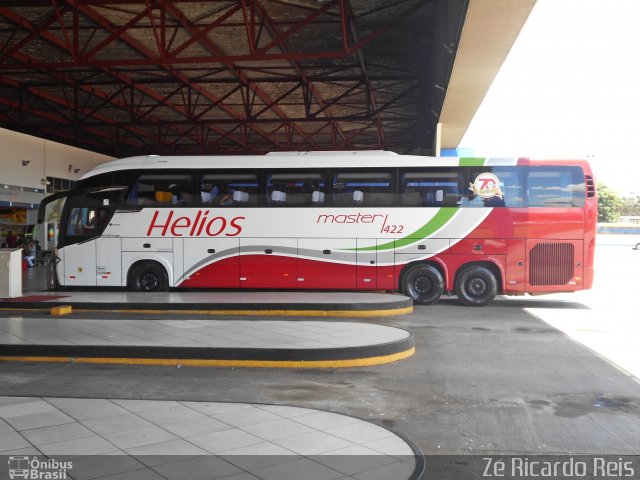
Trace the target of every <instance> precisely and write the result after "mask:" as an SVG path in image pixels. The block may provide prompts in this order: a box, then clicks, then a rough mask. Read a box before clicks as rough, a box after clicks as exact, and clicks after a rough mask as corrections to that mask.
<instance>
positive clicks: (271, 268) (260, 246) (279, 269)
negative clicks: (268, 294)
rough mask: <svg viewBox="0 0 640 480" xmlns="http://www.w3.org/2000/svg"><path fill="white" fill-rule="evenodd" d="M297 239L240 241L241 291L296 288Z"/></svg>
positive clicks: (243, 239)
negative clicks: (243, 289)
mask: <svg viewBox="0 0 640 480" xmlns="http://www.w3.org/2000/svg"><path fill="white" fill-rule="evenodd" d="M297 250H298V239H296V238H257V237H256V238H241V239H240V287H241V288H297V286H298V275H297V274H298V258H297V256H298V251H297Z"/></svg>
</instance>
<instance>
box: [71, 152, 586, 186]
mask: <svg viewBox="0 0 640 480" xmlns="http://www.w3.org/2000/svg"><path fill="white" fill-rule="evenodd" d="M537 163H539V162H538V161H534V160H529V159H524V158H520V159H518V158H515V157H510V158H491V157H489V158H459V157H427V156H420V155H398V154H397V153H394V152H387V151H383V150H360V151H344V152H325V151H321V152H271V153H268V154H267V155H233V156H231V155H216V156H214V155H198V156H189V155H185V156H166V157H165V156H159V155H147V156H137V157H127V158H121V159H118V160H113V161H111V162H105V163H102V164H100V165H97V166H96V167H94V168H93V169H92V170H90V171H89V172H87V173H86V174H85V175H83V176H82V177H81V179H85V178H89V177H93V176H95V175H99V174H102V173H109V172H115V171H122V170H146V169H210V168H212V169H216V168H220V169H229V168H234V169H236V168H239V169H243V168H286V169H296V168H299V169H308V168H318V169H320V168H336V167H342V168H345V167H347V168H348V167H354V168H357V167H365V168H375V167H426V166H429V167H455V166H483V165H484V166H500V165H503V166H506V165H516V164H520V165H523V164H537ZM544 163H547V164H549V163H556V162H544ZM569 163H571V164H573V165H576V164H577V165H581V166H584V165H586V162H584V161H581V160H572V161H570V162H569V161H558V164H569ZM587 170H589V169H588V167H587Z"/></svg>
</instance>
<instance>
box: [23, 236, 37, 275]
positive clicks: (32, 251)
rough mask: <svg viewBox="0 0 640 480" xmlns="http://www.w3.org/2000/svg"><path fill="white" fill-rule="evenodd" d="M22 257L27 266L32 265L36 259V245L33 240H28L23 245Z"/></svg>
mask: <svg viewBox="0 0 640 480" xmlns="http://www.w3.org/2000/svg"><path fill="white" fill-rule="evenodd" d="M24 259H25V260H26V262H27V265H29V268H31V267H33V266H34V264H35V260H36V245H35V243H33V240H29V243H28V244H27V245H26V247H24Z"/></svg>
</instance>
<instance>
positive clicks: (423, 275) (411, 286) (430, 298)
mask: <svg viewBox="0 0 640 480" xmlns="http://www.w3.org/2000/svg"><path fill="white" fill-rule="evenodd" d="M443 291H444V280H443V279H442V275H441V274H440V272H439V271H438V269H437V268H435V267H433V266H431V265H414V266H413V267H411V268H409V270H407V272H406V273H405V274H404V276H403V277H402V293H404V294H405V295H406V296H407V297H411V299H412V300H413V301H414V303H417V304H419V305H431V304H432V303H435V302H437V301H438V299H439V298H440V296H441V295H442V292H443Z"/></svg>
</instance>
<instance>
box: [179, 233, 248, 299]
mask: <svg viewBox="0 0 640 480" xmlns="http://www.w3.org/2000/svg"><path fill="white" fill-rule="evenodd" d="M239 249H240V240H239V239H238V238H218V237H213V238H185V239H184V254H183V257H184V281H183V283H182V284H181V286H183V287H194V288H199V287H201V288H238V287H240V258H239V257H238V250H239Z"/></svg>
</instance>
